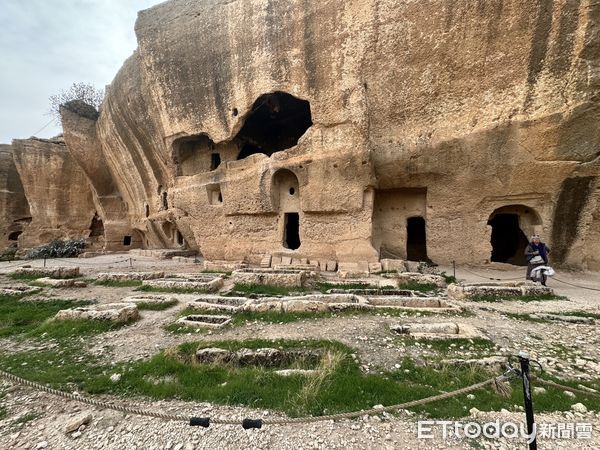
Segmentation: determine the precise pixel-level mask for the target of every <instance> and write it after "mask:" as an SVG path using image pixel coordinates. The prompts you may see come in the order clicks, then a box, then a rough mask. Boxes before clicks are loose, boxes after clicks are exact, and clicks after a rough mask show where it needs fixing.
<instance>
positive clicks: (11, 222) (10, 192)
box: [0, 145, 31, 249]
mask: <svg viewBox="0 0 600 450" xmlns="http://www.w3.org/2000/svg"><path fill="white" fill-rule="evenodd" d="M30 221H31V215H30V213H29V204H28V203H27V199H26V198H25V193H24V192H23V185H22V184H21V179H20V178H19V174H18V173H17V169H16V167H15V163H14V161H13V155H12V147H11V146H10V145H0V249H2V248H5V247H8V246H11V245H13V246H14V245H17V242H18V239H19V236H20V235H21V233H22V232H23V230H24V229H25V228H26V227H27V225H28V224H29V222H30Z"/></svg>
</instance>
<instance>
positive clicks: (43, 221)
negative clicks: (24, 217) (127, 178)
mask: <svg viewBox="0 0 600 450" xmlns="http://www.w3.org/2000/svg"><path fill="white" fill-rule="evenodd" d="M12 148H13V155H14V163H15V166H16V168H17V171H18V173H19V177H20V179H21V182H22V184H23V190H24V192H25V196H26V197H27V201H28V203H29V209H30V212H31V217H32V221H31V223H30V224H29V225H28V226H27V228H25V230H24V231H23V234H22V235H21V236H20V237H19V247H23V248H30V247H35V246H37V245H40V244H46V243H48V242H50V241H51V240H53V239H80V238H87V237H88V236H89V235H90V232H91V230H90V226H91V222H92V219H93V217H94V214H95V211H96V208H95V205H94V201H93V198H92V192H91V190H90V188H89V185H88V182H87V178H86V176H85V174H84V173H83V171H82V170H81V168H80V167H79V165H77V163H76V162H75V160H74V159H73V158H72V157H71V155H70V153H69V152H68V150H67V148H66V145H65V143H64V142H62V141H61V140H46V139H36V138H32V139H24V140H21V139H15V140H14V141H13V144H12Z"/></svg>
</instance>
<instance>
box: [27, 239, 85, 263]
mask: <svg viewBox="0 0 600 450" xmlns="http://www.w3.org/2000/svg"><path fill="white" fill-rule="evenodd" d="M84 249H85V239H72V240H67V241H58V240H56V241H52V242H50V243H49V244H46V245H42V246H40V247H36V248H32V249H31V250H29V252H27V259H41V258H71V257H75V256H78V255H79V254H80V253H82V252H83V250H84Z"/></svg>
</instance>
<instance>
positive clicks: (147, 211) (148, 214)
mask: <svg viewBox="0 0 600 450" xmlns="http://www.w3.org/2000/svg"><path fill="white" fill-rule="evenodd" d="M145 210H146V211H145V212H146V217H149V216H150V206H148V205H146V208H145Z"/></svg>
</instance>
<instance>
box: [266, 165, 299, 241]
mask: <svg viewBox="0 0 600 450" xmlns="http://www.w3.org/2000/svg"><path fill="white" fill-rule="evenodd" d="M271 195H272V201H273V207H274V209H275V210H276V211H278V212H279V214H280V219H281V220H280V222H281V224H282V225H281V227H280V229H281V234H282V244H283V246H284V247H285V248H289V249H290V250H296V249H298V248H299V247H300V245H301V240H300V222H301V216H300V184H299V183H298V177H297V176H296V174H295V173H294V172H292V171H291V170H288V169H280V170H278V171H277V172H275V174H274V175H273V183H272V186H271Z"/></svg>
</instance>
